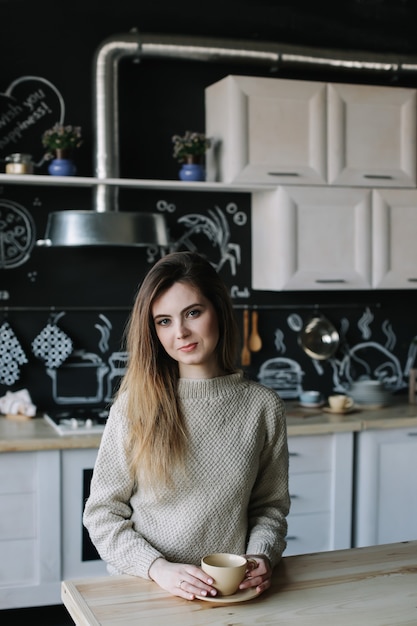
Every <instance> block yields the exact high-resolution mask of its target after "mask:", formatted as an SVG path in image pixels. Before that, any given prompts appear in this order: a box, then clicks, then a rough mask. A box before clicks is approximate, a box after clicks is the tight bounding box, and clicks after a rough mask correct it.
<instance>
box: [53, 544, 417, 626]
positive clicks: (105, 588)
mask: <svg viewBox="0 0 417 626" xmlns="http://www.w3.org/2000/svg"><path fill="white" fill-rule="evenodd" d="M416 590H417V541H409V542H403V543H393V544H386V545H381V546H372V547H367V548H354V549H349V550H336V551H330V552H316V553H315V554H302V555H297V556H290V557H284V558H283V559H282V560H281V562H280V564H279V565H278V566H277V568H276V569H275V571H274V573H273V576H272V584H271V588H270V589H268V590H267V591H266V592H264V593H263V594H262V595H261V596H260V597H259V598H253V599H251V600H248V601H247V602H240V603H235V604H230V603H229V604H225V603H212V602H208V601H203V600H193V601H189V600H184V599H182V598H178V597H175V596H172V595H170V594H169V593H168V592H167V591H164V590H163V589H161V588H160V587H158V586H157V585H156V584H155V583H154V582H152V581H148V580H144V579H141V578H136V577H134V576H106V577H101V578H89V579H83V580H73V581H63V583H62V600H63V603H64V605H65V606H66V607H67V609H68V612H69V613H70V615H71V617H72V619H73V620H74V621H75V623H76V624H77V626H98V625H101V626H113V625H114V624H116V623H117V624H119V625H120V626H131V625H133V624H141V625H142V626H147V625H149V626H155V625H156V624H166V623H167V622H169V623H170V624H171V625H172V626H175V625H176V624H181V626H197V625H199V624H200V625H203V624H205V625H207V624H212V625H217V626H220V625H221V624H240V625H241V626H253V624H299V625H300V626H305V625H306V624H308V625H309V626H315V625H317V626H319V625H320V626H323V625H325V624H328V625H331V626H333V625H334V624H337V626H352V624H356V625H357V626H380V625H381V624H389V625H390V626H400V625H405V624H417V605H416Z"/></svg>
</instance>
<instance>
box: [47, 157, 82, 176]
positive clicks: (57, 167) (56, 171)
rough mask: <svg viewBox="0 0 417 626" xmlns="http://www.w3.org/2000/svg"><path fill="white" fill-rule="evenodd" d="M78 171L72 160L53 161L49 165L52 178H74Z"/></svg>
mask: <svg viewBox="0 0 417 626" xmlns="http://www.w3.org/2000/svg"><path fill="white" fill-rule="evenodd" d="M76 171H77V168H76V167H75V163H74V161H73V160H72V159H52V161H51V162H50V164H49V165H48V172H49V173H50V175H51V176H74V175H75V173H76Z"/></svg>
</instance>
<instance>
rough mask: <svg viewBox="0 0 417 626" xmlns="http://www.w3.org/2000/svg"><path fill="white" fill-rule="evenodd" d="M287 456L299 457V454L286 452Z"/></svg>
mask: <svg viewBox="0 0 417 626" xmlns="http://www.w3.org/2000/svg"><path fill="white" fill-rule="evenodd" d="M288 456H300V453H299V452H288Z"/></svg>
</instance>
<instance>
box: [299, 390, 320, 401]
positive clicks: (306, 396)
mask: <svg viewBox="0 0 417 626" xmlns="http://www.w3.org/2000/svg"><path fill="white" fill-rule="evenodd" d="M321 401H322V396H321V393H320V391H302V392H301V394H300V402H301V403H302V404H319V403H320V402H321Z"/></svg>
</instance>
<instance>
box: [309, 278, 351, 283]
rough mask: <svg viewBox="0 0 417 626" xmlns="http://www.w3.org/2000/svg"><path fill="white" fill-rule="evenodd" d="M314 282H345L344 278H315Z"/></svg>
mask: <svg viewBox="0 0 417 626" xmlns="http://www.w3.org/2000/svg"><path fill="white" fill-rule="evenodd" d="M314 282H316V283H330V284H331V283H345V282H346V281H345V279H344V278H316V280H315V281H314Z"/></svg>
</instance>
